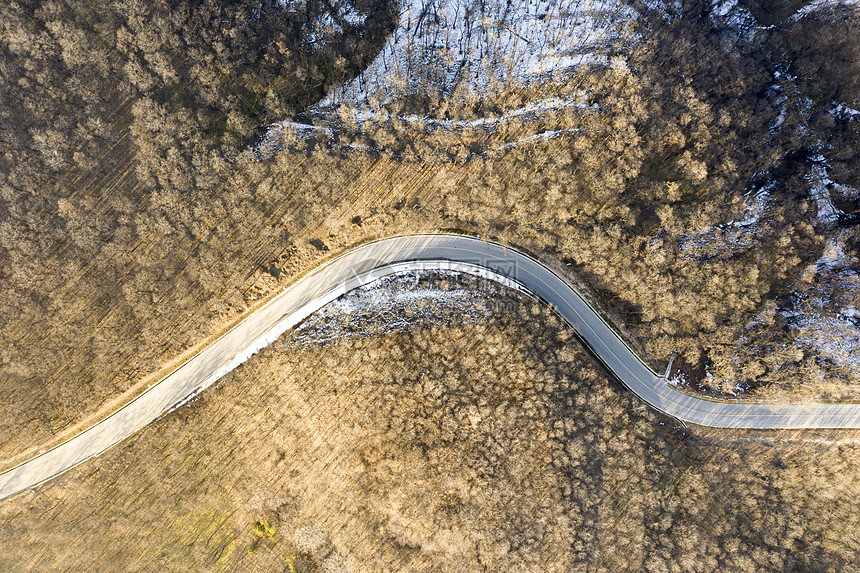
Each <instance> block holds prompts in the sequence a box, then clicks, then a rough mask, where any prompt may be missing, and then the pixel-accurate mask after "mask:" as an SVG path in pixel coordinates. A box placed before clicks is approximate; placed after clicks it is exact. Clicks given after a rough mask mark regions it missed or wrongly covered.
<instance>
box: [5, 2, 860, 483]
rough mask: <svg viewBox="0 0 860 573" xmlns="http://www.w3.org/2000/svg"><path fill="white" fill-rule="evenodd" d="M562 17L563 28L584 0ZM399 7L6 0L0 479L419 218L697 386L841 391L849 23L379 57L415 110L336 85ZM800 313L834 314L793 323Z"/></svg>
mask: <svg viewBox="0 0 860 573" xmlns="http://www.w3.org/2000/svg"><path fill="white" fill-rule="evenodd" d="M427 6H428V7H433V8H434V9H436V8H439V10H438V11H437V12H438V13H437V14H435V16H434V17H433V18H431V17H429V16H427V17H425V18H423V19H422V20H421V22H422V24H421V25H422V26H426V27H432V26H437V27H438V20H439V19H441V18H443V17H444V13H443V12H444V11H443V10H442V7H444V6H447V4H446V3H445V2H441V1H440V2H435V3H428V4H427ZM464 6H467V7H468V6H471V7H472V8H471V9H470V10H466V12H465V14H466V15H465V16H463V18H465V19H466V20H468V21H469V22H473V26H475V27H476V28H475V29H476V30H479V31H480V32H481V34H478V33H477V32H476V34H475V36H476V37H478V36H480V38H479V40H475V41H477V42H484V44H479V52H481V53H484V54H487V53H489V52H490V47H491V46H493V45H495V44H497V43H499V42H500V38H501V37H502V36H501V35H500V34H501V32H499V30H502V29H504V28H506V27H510V26H513V25H514V22H512V21H511V22H508V21H506V20H504V18H508V17H509V16H507V15H505V14H507V12H506V11H505V9H504V3H495V4H494V3H486V2H475V3H466V4H464ZM530 6H532V3H527V6H526V7H525V8H524V10H525V13H526V15H527V16H528V17H530V18H534V19H535V21H538V20H540V21H546V20H548V19H550V18H549V16H547V14H537V13H536V12H535V10H543V8H530ZM557 6H558V7H557V12H555V13H553V17H554V18H555V17H556V16H557V19H558V20H559V21H560V22H562V23H564V22H567V21H568V20H570V21H574V20H575V16H576V13H577V10H579V11H581V12H584V11H586V9H587V7H588V6H591V4H588V5H585V4H581V3H579V2H560V3H557ZM757 6H758V7H757ZM760 6H762V5H761V4H756V5H753V4H750V10H751V13H752V14H756V13H757V12H756V10H759V12H758V13H759V16H760V17H761V18H763V16H761V14H762V13H764V12H767V13H774V14H775V13H776V12H775V11H774V10H772V9H771V8H770V7H769V6H766V7H764V8H760ZM401 8H402V7H401V6H400V5H399V4H398V3H396V2H393V1H392V2H388V1H383V0H378V1H355V2H344V3H340V4H336V5H332V4H330V3H328V2H300V3H287V5H286V7H285V6H284V5H282V4H281V3H279V2H274V1H271V2H262V3H261V2H250V1H249V2H244V1H227V0H195V1H179V0H172V1H167V0H163V1H160V2H152V3H143V2H137V1H134V0H123V1H120V2H115V3H107V2H105V3H98V2H96V3H61V2H50V1H48V2H35V1H32V2H15V3H9V4H5V5H3V6H2V8H0V10H2V29H0V77H2V82H3V84H2V85H3V87H2V90H0V94H2V105H0V127H2V130H0V132H2V133H3V135H2V136H0V283H2V284H3V286H4V295H3V297H2V299H0V325H2V327H0V337H2V338H0V414H2V415H0V459H2V460H4V462H5V463H3V465H4V466H8V465H10V464H12V463H15V462H16V461H20V460H21V459H24V458H25V457H27V456H29V455H31V454H33V453H35V451H37V449H38V448H42V447H45V446H46V445H49V444H50V443H51V441H52V440H57V439H59V438H61V437H63V436H68V435H69V434H70V433H72V432H74V431H77V430H79V429H81V428H82V427H84V426H85V424H86V423H87V422H92V421H93V420H95V419H96V418H97V417H98V416H100V415H104V414H106V413H108V412H109V411H110V410H111V409H112V408H114V407H116V406H117V405H118V404H119V403H121V402H122V401H124V400H126V399H128V398H129V396H130V395H132V394H133V393H135V392H139V391H141V390H142V389H144V388H145V387H146V386H147V385H148V384H150V383H152V382H154V381H156V380H157V379H158V378H159V375H161V374H165V373H166V372H168V371H169V369H170V367H171V366H172V365H175V364H177V363H178V362H179V361H181V360H182V359H183V357H187V356H188V355H189V353H191V352H192V351H193V350H194V349H195V348H199V347H200V346H201V345H202V344H204V343H205V342H206V341H207V340H209V339H211V338H212V337H214V336H217V335H218V333H220V332H222V331H223V329H224V328H226V327H227V326H229V325H230V324H231V322H232V321H234V320H235V319H236V318H237V317H239V316H240V315H241V314H242V313H244V312H245V311H247V310H249V309H251V308H253V307H254V306H255V305H257V304H259V303H260V301H262V300H265V298H266V297H267V296H268V295H270V294H272V293H273V292H275V291H276V290H278V289H280V288H283V286H284V285H285V284H288V283H289V281H290V280H292V279H293V278H295V277H297V276H299V275H300V274H301V273H303V272H306V271H307V270H309V269H310V268H312V267H313V266H315V265H317V264H319V263H320V262H321V261H323V260H325V259H326V258H327V257H330V256H332V255H334V254H336V253H337V252H339V251H341V250H343V249H344V248H346V247H348V246H349V245H353V244H356V243H358V242H362V241H366V240H370V239H372V238H375V237H380V236H386V235H391V234H396V233H407V232H434V231H437V230H439V229H459V230H463V231H466V232H470V233H479V234H481V235H483V236H493V237H495V238H497V239H498V240H500V241H502V242H506V243H510V244H513V245H518V246H522V247H524V248H527V249H528V250H529V251H530V252H535V253H543V254H545V255H546V256H547V257H549V258H551V259H555V260H558V261H562V265H563V268H561V269H559V270H560V272H564V273H566V276H567V277H568V278H569V279H570V280H571V281H573V282H574V283H576V284H579V285H582V286H583V288H584V289H585V290H586V293H587V294H589V296H591V297H592V299H593V300H594V301H595V302H596V303H597V305H598V306H600V307H601V308H603V309H604V310H605V312H606V313H607V314H608V316H609V317H610V318H611V319H612V320H613V322H614V323H615V324H616V325H617V326H618V328H619V329H620V330H621V331H622V332H624V333H625V335H626V336H627V337H628V338H629V339H630V340H631V341H632V343H633V344H634V345H635V346H636V348H637V349H638V350H639V351H640V352H641V353H642V354H643V355H644V356H646V357H648V358H649V359H650V360H651V362H652V363H653V364H654V365H655V366H665V364H667V363H668V362H669V360H670V359H671V358H672V356H673V355H675V356H676V360H675V364H676V365H678V368H677V369H676V373H677V374H678V375H679V377H680V380H681V383H688V384H695V385H697V386H696V388H697V389H699V390H701V391H704V392H708V393H710V394H714V395H732V396H736V395H738V394H743V395H752V396H754V397H759V398H769V399H774V398H776V399H798V400H804V399H806V400H854V399H857V398H858V397H860V394H858V388H860V386H858V382H860V374H858V372H860V366H858V364H857V361H858V346H857V345H858V344H860V342H858V340H860V339H852V338H851V336H856V335H855V334H852V333H854V332H856V328H857V327H858V320H860V318H858V315H855V314H854V312H855V311H857V310H858V309H860V300H858V297H860V288H858V282H860V281H858V270H860V262H858V258H857V247H858V245H860V233H858V226H857V209H858V193H857V187H858V181H857V169H856V164H857V150H858V149H860V146H858V145H857V142H858V125H860V124H858V121H860V117H858V115H857V114H855V113H853V112H852V110H853V109H854V108H852V107H851V106H852V105H857V97H858V96H857V91H856V86H854V85H853V84H851V82H843V81H841V80H840V79H839V78H840V77H842V76H843V75H845V74H846V73H847V70H851V69H854V68H852V67H851V66H856V64H857V58H856V54H857V52H856V49H857V46H856V43H854V42H855V40H854V38H856V36H852V35H850V34H849V31H850V30H852V29H854V28H852V27H851V26H853V25H854V24H851V26H848V25H846V26H842V25H839V26H835V25H833V22H835V21H846V22H849V23H850V22H854V23H856V14H855V13H854V12H850V11H849V9H848V8H846V7H844V6H843V7H841V8H840V7H836V8H833V10H836V11H837V15H838V18H840V19H841V20H837V19H836V16H834V17H832V18H830V17H828V16H827V15H828V14H829V13H830V12H829V11H830V8H827V7H825V8H824V9H822V10H819V11H816V12H814V13H810V15H808V16H804V17H800V18H795V16H790V17H791V18H794V19H793V20H791V25H790V26H789V25H786V26H781V27H779V28H773V29H770V28H767V27H765V26H759V25H757V24H750V23H749V22H747V24H743V23H742V24H740V25H738V24H736V23H734V24H733V23H731V22H728V21H727V20H726V18H725V16H726V14H722V15H721V14H718V12H721V10H718V9H717V8H715V6H714V5H712V4H711V3H707V2H701V1H699V0H694V1H689V2H683V3H681V4H679V5H671V6H670V5H662V4H661V5H653V6H652V5H644V4H641V5H640V4H636V3H634V4H632V5H631V6H629V7H626V8H623V9H622V8H617V9H615V11H614V12H612V13H611V14H610V15H609V16H606V15H603V16H601V17H602V18H604V20H606V21H608V22H609V24H608V26H609V27H611V28H612V29H613V30H615V31H614V32H613V33H614V34H616V36H613V37H614V38H615V39H614V40H613V41H611V42H610V41H608V40H605V37H606V36H605V35H599V37H598V38H597V39H596V40H594V41H592V42H591V43H590V44H589V46H590V47H589V49H590V50H597V51H594V52H589V57H588V58H584V59H583V58H580V60H579V64H577V65H576V66H573V67H569V68H565V69H564V70H563V73H562V72H559V73H543V72H542V73H541V74H539V75H537V76H534V77H532V78H530V79H529V80H528V81H519V79H517V78H514V77H513V76H511V77H510V79H509V83H504V82H503V81H502V80H504V78H505V77H508V76H505V75H504V74H503V73H501V72H499V73H498V76H499V77H495V76H493V77H491V78H490V79H489V80H487V82H488V83H486V84H481V85H479V86H478V87H475V86H473V85H472V84H470V83H469V81H471V78H474V77H480V78H484V77H485V76H487V73H485V70H484V68H481V67H480V66H484V65H485V63H484V60H480V61H479V62H478V63H471V62H470V61H467V60H466V59H463V60H461V61H460V62H459V66H455V69H457V70H459V71H458V73H457V74H454V75H451V76H444V78H443V79H445V82H446V83H445V85H444V86H442V85H441V84H440V83H439V81H441V80H440V78H442V77H443V76H441V75H439V74H440V72H439V70H443V69H447V68H445V66H446V65H448V64H447V63H450V62H451V58H455V60H456V57H457V53H456V50H455V49H454V48H455V47H456V46H447V47H446V46H444V45H443V46H442V47H440V46H439V44H438V41H437V39H434V40H433V41H432V42H428V44H427V45H423V46H418V45H414V46H413V45H410V46H411V48H410V50H409V51H408V54H409V58H411V60H410V62H411V63H410V65H407V66H402V67H398V68H396V69H392V70H390V73H389V77H388V78H387V80H386V81H388V82H389V84H388V85H397V86H401V89H402V90H407V91H408V93H409V97H390V93H391V92H390V91H385V90H378V91H377V92H376V93H374V92H372V88H371V87H367V89H365V91H364V92H363V93H361V94H360V98H359V96H355V97H356V98H357V99H354V100H353V101H352V102H351V103H350V101H349V100H348V99H347V98H346V96H338V97H339V99H337V100H334V99H331V97H329V96H331V95H332V94H335V95H337V94H339V92H338V90H339V89H340V88H339V87H338V86H342V85H345V84H348V83H349V82H355V81H358V82H360V83H361V84H362V85H365V84H368V85H369V83H370V82H369V81H368V80H367V78H366V74H364V72H362V70H363V69H365V67H366V66H368V65H369V62H371V61H375V60H374V58H375V57H376V55H377V54H379V53H384V49H385V46H386V42H387V41H389V40H388V39H389V38H391V37H392V36H391V35H392V34H395V35H396V34H399V33H400V32H399V31H398V30H400V28H398V25H399V24H398V21H399V20H398V18H399V17H400V14H401V12H400V10H401ZM794 9H795V7H794V6H791V7H787V8H785V10H786V14H788V15H791V14H795V13H794V12H792V11H791V10H794ZM482 10H483V11H484V12H482ZM494 10H495V11H494ZM423 13H426V14H428V15H429V14H430V13H431V10H429V8H428V9H426V10H424V12H423ZM482 15H483V18H482V17H481V16H482ZM729 15H731V14H729ZM490 16H492V18H491V17H490ZM458 17H459V16H458ZM786 17H789V16H786ZM434 18H435V20H434ZM493 18H498V19H499V22H496V23H494V22H493ZM852 18H853V19H852ZM488 22H489V23H488ZM502 24H504V26H503V25H502ZM401 25H402V22H401ZM470 29H471V28H470ZM392 30H395V32H392ZM410 30H412V31H411V32H410V33H412V35H413V37H415V35H416V34H417V31H416V30H417V29H415V30H413V29H411V28H410ZM559 30H560V31H559ZM564 30H565V29H564V27H563V26H561V28H553V29H552V32H553V33H554V34H558V35H560V36H559V38H560V39H558V38H556V39H554V40H553V41H555V42H563V41H564V38H563V37H562V36H563V34H564ZM434 38H435V37H434ZM604 40H605V41H604ZM452 41H453V40H452ZM456 41H461V42H462V41H464V40H462V39H459V40H456ZM547 46H549V47H548V48H547V49H550V48H552V46H553V44H551V43H549V42H548V43H547ZM572 49H573V48H571V50H572ZM834 49H838V50H841V51H840V53H844V57H842V58H839V59H838V62H841V64H840V65H842V66H844V67H842V68H837V67H834V66H836V64H834V63H833V62H829V60H828V58H827V55H828V54H830V53H831V52H832V50H834ZM467 55H469V54H467ZM471 55H474V54H471ZM463 57H464V58H465V57H466V56H463ZM485 59H486V58H485ZM488 61H489V60H488ZM828 62H829V63H828ZM486 65H487V66H491V65H502V66H503V65H507V64H506V63H505V62H504V61H502V63H501V64H499V63H498V62H496V61H495V60H493V61H490V63H488V64H486ZM499 69H503V67H502V68H499ZM487 77H489V76H487ZM851 77H856V75H854V76H851ZM494 78H495V79H494ZM499 78H501V79H499ZM828 78H830V79H828ZM488 86H490V87H491V88H492V89H488ZM359 99H360V101H359ZM320 101H322V104H318V103H316V102H320ZM331 101H335V102H336V105H329V106H328V107H326V102H331ZM368 110H371V111H368ZM284 119H289V121H287V122H284V123H283V124H279V125H280V127H278V128H276V129H274V128H272V127H271V126H272V125H273V124H275V123H276V122H278V121H280V120H284ZM828 209H829V210H828ZM822 213H824V215H826V216H823V215H822ZM828 213H829V215H828ZM828 261H836V262H835V263H833V264H830V263H829V262H828ZM821 293H824V294H825V295H826V296H824V295H822V294H821ZM834 309H835V310H834ZM815 313H819V314H821V315H822V316H824V315H825V314H826V315H827V316H829V317H831V318H828V320H831V319H832V321H834V322H833V324H836V325H837V326H838V328H832V327H830V324H831V323H829V322H828V323H826V324H825V326H826V327H827V328H823V329H822V328H819V329H818V330H815V331H814V332H813V334H812V335H810V334H808V330H804V328H805V326H806V325H807V324H808V323H814V319H815V318H816V317H817V316H818V314H815ZM827 313H830V314H827ZM834 316H835V318H834ZM813 326H814V324H813ZM840 329H842V330H840ZM852 329H853V330H852ZM846 333H847V334H846ZM825 335H829V336H831V337H833V338H834V339H833V340H826V339H822V338H821V336H825ZM828 345H832V346H835V347H836V348H835V350H834V351H833V352H832V353H831V355H828V354H826V353H825V352H824V351H823V350H822V349H827V348H829V347H830V346H828ZM846 345H847V346H846ZM846 348H847V349H846ZM684 377H686V378H687V380H684Z"/></svg>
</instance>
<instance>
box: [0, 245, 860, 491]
mask: <svg viewBox="0 0 860 573" xmlns="http://www.w3.org/2000/svg"><path fill="white" fill-rule="evenodd" d="M440 269H446V270H453V271H457V272H463V273H469V274H473V275H478V276H483V277H485V278H488V279H491V280H495V281H497V282H500V283H503V284H506V285H508V286H511V287H514V288H518V289H521V290H524V291H526V292H528V293H529V294H531V295H533V296H535V297H537V298H539V299H541V300H542V301H543V302H545V303H546V304H549V305H551V306H552V308H553V309H554V310H555V311H556V312H557V313H558V314H559V315H560V316H561V317H563V318H564V319H565V320H566V321H567V322H568V323H570V325H571V326H572V327H573V328H574V329H575V330H576V332H577V334H578V335H579V337H580V338H581V340H582V341H583V342H584V343H585V344H586V345H587V346H588V347H589V348H590V349H591V351H592V352H593V353H594V355H595V356H597V357H598V358H599V359H600V360H601V362H603V364H605V365H606V367H607V369H608V370H609V371H610V372H612V373H613V374H614V375H615V376H616V377H617V378H618V379H619V380H620V381H621V382H622V383H623V384H624V385H625V386H626V387H627V388H628V389H629V390H630V391H631V392H633V393H634V394H636V395H637V396H638V397H639V398H640V399H641V400H643V401H644V402H645V403H647V404H648V405H649V406H651V407H652V408H654V409H655V410H658V411H660V412H663V413H665V414H668V415H669V416H672V417H674V418H676V419H678V420H681V421H683V422H685V423H691V424H698V425H701V426H711V427H720V428H759V429H798V428H860V404H822V403H816V404H761V403H754V402H749V403H738V402H722V401H715V400H705V399H702V398H697V397H695V396H692V395H690V394H686V393H683V392H680V391H678V390H677V389H675V388H673V387H672V386H670V385H669V384H668V383H667V380H666V378H665V377H663V376H660V375H658V374H657V373H655V372H654V371H653V370H652V369H651V368H650V367H649V366H648V365H647V364H646V363H645V362H644V361H643V360H642V359H641V358H640V357H639V356H638V355H637V354H636V353H635V352H634V351H633V350H632V349H631V348H630V347H629V346H628V345H627V344H626V343H625V342H624V340H622V338H621V337H620V336H619V335H618V334H617V333H616V332H615V330H613V329H612V327H611V326H610V325H609V324H607V323H606V321H604V320H603V318H601V317H600V315H599V314H598V313H597V312H596V311H595V310H594V309H593V308H592V307H591V306H590V305H589V304H588V303H587V302H586V301H585V299H584V298H583V297H582V296H581V295H580V294H579V293H578V292H577V291H576V290H575V289H574V288H572V287H571V286H570V285H569V284H568V283H567V282H565V280H563V279H562V278H561V277H559V276H558V275H557V274H555V273H554V272H553V271H551V270H550V269H549V268H547V267H546V266H544V265H543V264H541V263H540V262H538V261H536V260H535V259H533V258H532V257H530V256H528V255H526V254H524V253H522V252H519V251H517V250H516V249H514V248H511V247H506V246H504V245H500V244H497V243H493V242H489V241H482V240H479V239H475V238H471V237H465V236H460V235H450V234H432V235H408V236H401V237H391V238H387V239H381V240H378V241H375V242H372V243H368V244H366V245H362V246H360V247H357V248H355V249H353V250H351V251H349V252H347V253H344V254H343V255H341V256H339V257H337V258H335V259H333V260H331V261H329V262H328V263H326V264H324V265H322V266H320V267H318V268H317V269H316V270H314V271H313V272H311V273H309V274H308V275H306V276H304V277H303V278H301V279H300V280H299V281H297V282H296V283H294V284H293V285H291V286H290V287H288V288H286V289H285V290H284V291H283V292H281V293H280V294H278V295H277V296H276V297H275V298H274V299H272V300H271V301H270V302H268V303H267V304H266V305H265V306H263V307H262V308H260V309H258V310H257V311H255V312H253V313H252V314H250V315H249V316H248V317H247V318H245V319H244V320H243V321H242V322H240V323H239V324H238V325H236V326H235V327H234V328H233V329H231V330H230V331H229V332H227V333H226V334H224V335H223V336H221V337H220V338H219V339H217V340H216V341H215V342H213V343H212V344H210V345H209V346H207V347H206V348H204V349H203V350H201V351H200V352H199V353H197V354H195V355H194V356H193V357H192V358H191V359H189V360H188V361H187V362H185V363H184V364H183V365H182V366H180V367H179V368H177V369H176V370H174V371H173V372H172V373H171V374H169V375H168V376H166V377H165V378H163V379H162V380H161V381H160V382H158V383H157V384H155V385H153V386H152V387H151V388H149V389H148V390H147V391H146V392H144V393H143V394H141V395H139V396H138V397H136V398H135V399H134V400H132V401H130V402H129V403H127V404H126V405H125V406H123V407H121V408H119V409H118V410H116V411H115V412H114V413H113V414H111V415H110V416H108V417H107V418H105V419H103V420H101V421H99V422H98V423H96V424H94V425H93V426H91V427H89V428H88V429H86V430H85V431H83V432H81V433H80V434H77V435H76V436H74V437H73V438H70V439H69V440H67V441H65V442H63V443H62V444H60V445H58V446H57V447H55V448H53V449H51V450H49V451H47V452H45V453H43V454H40V455H38V456H36V457H34V458H31V459H29V460H27V461H25V462H23V463H21V464H19V465H17V466H15V467H13V468H11V469H9V470H7V471H5V472H3V473H2V474H0V499H3V498H6V497H9V496H11V495H14V494H16V493H19V492H21V491H24V490H26V489H29V488H32V487H34V486H36V485H39V484H41V483H43V482H45V481H47V480H49V479H51V478H53V477H56V476H57V475H59V474H61V473H63V472H65V471H67V470H69V469H71V468H73V467H75V466H77V465H79V464H81V463H83V462H85V461H86V460H88V459H90V458H92V457H93V456H96V455H98V454H100V453H102V452H104V451H105V450H107V449H108V448H110V447H111V446H113V445H115V444H117V443H119V442H120V441H122V440H124V439H125V438H127V437H129V436H130V435H132V434H133V433H135V432H136V431H138V430H140V429H141V428H143V427H144V426H146V425H147V424H149V423H151V422H152V421H153V420H155V419H157V418H159V417H160V416H162V415H164V414H165V413H166V412H169V411H170V410H171V409H173V408H175V407H176V406H177V405H178V404H181V403H182V402H184V401H186V400H188V399H189V397H191V396H193V395H194V394H196V393H197V392H199V391H201V390H203V389H204V388H206V387H207V386H209V385H210V384H212V383H213V382H215V381H216V380H218V379H219V378H220V377H222V376H224V375H225V374H226V373H227V372H229V371H230V370H232V369H233V368H235V367H236V366H238V365H239V364H241V363H242V362H244V361H245V360H247V359H248V358H249V357H250V356H251V355H252V354H254V353H255V352H257V351H258V350H260V349H261V348H263V347H265V346H267V345H268V344H270V343H272V342H274V341H275V340H276V339H277V338H278V337H279V336H281V335H282V334H283V333H284V332H286V331H287V330H289V329H290V328H292V327H294V326H295V325H297V324H298V323H299V322H301V321H302V320H304V319H305V318H307V317H308V316H310V315H311V314H313V313H314V312H315V311H317V310H319V309H320V308H322V307H323V306H325V305H326V304H327V303H329V302H331V301H333V300H335V299H336V298H338V297H339V296H341V295H343V294H345V293H346V292H349V291H350V290H352V289H355V288H357V287H360V286H362V285H365V284H368V283H370V282H372V281H374V280H377V279H379V278H382V277H384V276H387V275H390V274H394V273H397V272H402V271H415V270H440Z"/></svg>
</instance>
